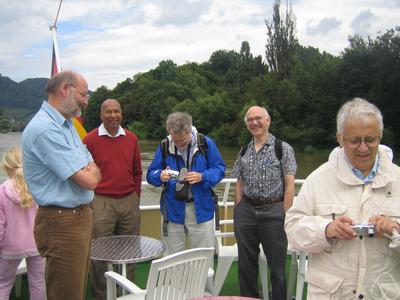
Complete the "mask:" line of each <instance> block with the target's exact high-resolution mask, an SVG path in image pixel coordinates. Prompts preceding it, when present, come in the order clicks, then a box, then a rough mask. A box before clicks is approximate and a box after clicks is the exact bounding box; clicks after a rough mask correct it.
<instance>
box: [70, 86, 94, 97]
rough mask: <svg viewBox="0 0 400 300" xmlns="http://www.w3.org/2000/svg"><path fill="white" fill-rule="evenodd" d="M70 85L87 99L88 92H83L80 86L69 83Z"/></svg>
mask: <svg viewBox="0 0 400 300" xmlns="http://www.w3.org/2000/svg"><path fill="white" fill-rule="evenodd" d="M70 86H72V87H73V88H75V89H76V90H77V91H78V92H79V93H80V94H81V95H82V96H83V97H84V98H85V99H89V98H90V95H89V92H84V91H82V90H81V89H80V88H78V87H77V86H76V85H74V84H70Z"/></svg>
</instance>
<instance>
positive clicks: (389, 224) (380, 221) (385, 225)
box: [368, 215, 400, 237]
mask: <svg viewBox="0 0 400 300" xmlns="http://www.w3.org/2000/svg"><path fill="white" fill-rule="evenodd" d="M368 222H370V223H371V224H373V225H374V226H375V235H376V236H378V237H379V236H382V235H384V234H386V235H389V236H392V233H393V229H396V230H397V232H399V233H400V224H399V223H397V222H396V221H393V220H392V219H391V218H389V217H387V216H378V215H375V216H372V217H371V218H369V219H368Z"/></svg>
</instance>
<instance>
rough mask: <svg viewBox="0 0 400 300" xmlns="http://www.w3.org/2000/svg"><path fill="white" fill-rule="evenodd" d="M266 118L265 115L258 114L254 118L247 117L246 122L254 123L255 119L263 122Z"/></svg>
mask: <svg viewBox="0 0 400 300" xmlns="http://www.w3.org/2000/svg"><path fill="white" fill-rule="evenodd" d="M264 118H266V117H265V116H256V117H254V118H247V119H246V123H247V124H251V123H253V122H254V121H256V122H257V123H258V122H261V121H262V120H263V119H264Z"/></svg>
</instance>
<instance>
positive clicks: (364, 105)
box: [336, 98, 383, 135]
mask: <svg viewBox="0 0 400 300" xmlns="http://www.w3.org/2000/svg"><path fill="white" fill-rule="evenodd" d="M369 118H375V119H376V120H377V121H378V123H379V129H380V131H381V135H382V132H383V118H382V114H381V112H380V110H379V109H378V108H377V107H376V106H375V105H373V104H372V103H370V102H368V101H367V100H365V99H361V98H354V99H352V100H350V101H348V102H346V103H345V104H343V105H342V107H341V108H340V109H339V112H338V114H337V117H336V130H337V132H338V133H340V134H343V130H344V126H345V124H346V122H347V121H348V120H349V119H361V120H365V119H369Z"/></svg>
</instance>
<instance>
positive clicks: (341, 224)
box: [325, 216, 357, 240]
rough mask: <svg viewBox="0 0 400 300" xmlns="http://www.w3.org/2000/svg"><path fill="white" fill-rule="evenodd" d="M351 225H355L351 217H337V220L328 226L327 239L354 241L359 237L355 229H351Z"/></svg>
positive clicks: (326, 230)
mask: <svg viewBox="0 0 400 300" xmlns="http://www.w3.org/2000/svg"><path fill="white" fill-rule="evenodd" d="M350 224H353V220H352V219H350V218H349V217H347V216H340V217H337V218H336V219H335V220H333V221H332V222H330V223H329V224H328V226H326V229H325V235H326V237H327V238H336V239H339V240H352V239H354V238H355V237H356V236H357V234H356V233H355V232H354V230H353V229H351V228H350Z"/></svg>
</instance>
